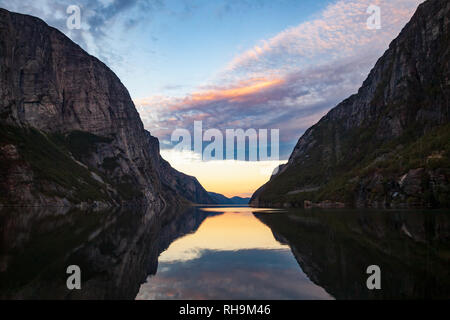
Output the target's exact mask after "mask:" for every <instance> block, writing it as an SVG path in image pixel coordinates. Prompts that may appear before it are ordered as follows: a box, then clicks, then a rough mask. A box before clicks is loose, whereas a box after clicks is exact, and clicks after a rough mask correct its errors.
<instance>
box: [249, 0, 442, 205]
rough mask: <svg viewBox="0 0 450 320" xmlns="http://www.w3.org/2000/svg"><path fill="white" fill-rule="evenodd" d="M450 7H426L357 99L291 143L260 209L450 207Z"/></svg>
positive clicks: (261, 193) (257, 198)
mask: <svg viewBox="0 0 450 320" xmlns="http://www.w3.org/2000/svg"><path fill="white" fill-rule="evenodd" d="M449 21H450V3H448V2H446V1H431V0H429V1H426V2H424V3H422V4H421V5H419V7H418V9H417V11H416V13H415V14H414V16H413V17H412V18H411V20H410V22H408V24H407V25H406V26H405V27H404V28H403V30H402V31H401V32H400V34H399V36H398V37H397V38H396V39H394V40H393V41H392V42H391V44H390V45H389V48H388V49H387V50H386V52H385V53H384V54H383V56H382V57H381V58H380V59H379V60H378V61H377V63H376V64H375V66H374V68H373V69H372V70H371V71H370V73H369V75H368V77H367V78H366V80H365V81H364V82H363V84H362V86H361V87H360V88H359V90H358V92H357V93H356V94H354V95H352V96H350V97H349V98H347V99H345V100H344V101H342V102H341V103H340V104H338V105H337V106H336V107H334V108H333V109H331V110H330V111H329V112H328V113H327V114H326V115H325V116H324V117H323V118H322V119H321V120H320V121H319V122H318V123H316V124H315V125H313V126H312V127H311V128H309V129H308V130H306V132H305V133H304V134H303V135H302V136H301V137H300V139H299V140H298V142H297V144H296V146H295V148H294V150H293V152H292V154H291V156H290V158H289V161H288V163H287V164H285V165H282V166H280V168H279V170H278V172H277V174H275V175H273V176H272V177H271V179H270V180H269V181H268V182H267V183H266V184H265V185H263V186H261V187H260V188H259V189H258V190H257V191H256V192H255V193H254V194H253V196H252V200H251V205H252V206H256V207H260V206H268V207H310V206H323V207H342V206H356V207H416V206H417V207H448V206H450V191H449V170H450V169H449V168H450V164H449V158H450V154H449V152H450V146H449V142H448V141H450V133H449V132H450V125H449V102H448V101H449V97H450V80H449V77H450V71H449V70H450V68H449V60H450V59H449V55H450V54H449V30H448V29H449Z"/></svg>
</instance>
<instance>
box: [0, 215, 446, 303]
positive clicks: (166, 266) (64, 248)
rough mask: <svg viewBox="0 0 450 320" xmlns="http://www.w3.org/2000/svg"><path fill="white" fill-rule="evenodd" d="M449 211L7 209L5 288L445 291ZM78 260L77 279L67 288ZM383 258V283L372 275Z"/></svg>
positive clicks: (290, 295) (76, 295)
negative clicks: (370, 280)
mask: <svg viewBox="0 0 450 320" xmlns="http://www.w3.org/2000/svg"><path fill="white" fill-rule="evenodd" d="M449 222H450V219H449V216H448V214H446V213H444V212H434V211H423V212H422V211H375V210H362V211H361V210H319V209H317V210H316V209H314V210H297V211H290V210H289V211H275V210H266V209H252V208H248V207H231V208H230V207H209V208H199V207H192V208H188V209H186V210H183V211H180V210H172V211H166V212H163V213H159V214H158V213H155V212H153V211H151V210H149V209H145V208H134V209H121V210H115V211H111V212H102V213H101V212H97V213H96V212H80V211H71V212H60V211H58V210H57V209H42V208H41V209H39V208H26V209H25V208H22V209H14V210H12V209H8V208H4V209H3V210H1V211H0V239H1V240H0V298H2V299H14V298H24V299H27V298H44V299H46V298H57V299H133V298H137V299H239V298H243V299H253V298H256V299H330V298H337V299H390V298H449V297H450V274H449V270H450V268H449V267H450V241H449V240H450V226H449ZM71 264H75V265H79V266H80V268H81V271H82V289H81V290H73V291H70V290H68V289H67V288H66V279H67V276H68V275H67V274H66V268H67V266H68V265H71ZM372 264H376V265H379V266H380V268H381V275H382V276H381V286H382V289H381V290H375V291H371V290H368V289H367V287H366V280H367V277H368V275H367V274H366V273H365V271H366V268H367V266H369V265H372Z"/></svg>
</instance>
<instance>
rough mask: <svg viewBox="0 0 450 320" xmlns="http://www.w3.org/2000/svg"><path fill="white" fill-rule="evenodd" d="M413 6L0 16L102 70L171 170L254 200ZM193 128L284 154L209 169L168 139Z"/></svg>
mask: <svg viewBox="0 0 450 320" xmlns="http://www.w3.org/2000/svg"><path fill="white" fill-rule="evenodd" d="M420 2H422V1H421V0H167V1H163V0H80V1H75V0H54V1H50V0H29V1H26V0H16V1H10V0H0V7H3V8H6V9H8V10H11V11H15V12H20V13H26V14H31V15H34V16H37V17H40V18H41V19H43V20H44V21H45V22H47V23H48V24H49V25H51V26H53V27H56V28H58V29H59V30H61V31H62V32H63V33H65V34H66V35H67V36H68V37H70V38H71V39H72V40H73V41H74V42H76V43H78V44H79V45H80V46H81V47H82V48H84V49H85V50H86V51H87V52H89V53H90V54H92V55H94V56H96V57H98V58H99V59H100V60H102V61H103V62H105V63H106V64H107V65H108V66H109V67H110V68H111V69H112V70H113V71H114V72H115V73H116V74H117V75H118V77H119V78H120V79H121V81H122V83H123V84H124V85H125V86H126V87H127V89H128V90H129V92H130V95H131V97H132V99H133V101H134V103H135V105H136V108H137V110H138V112H139V113H140V115H141V118H142V121H143V123H144V126H145V128H146V129H147V130H149V131H150V132H151V133H152V134H153V135H154V136H156V137H158V138H159V140H160V144H161V154H162V156H163V157H164V158H165V159H166V160H168V161H169V162H170V163H171V164H172V166H174V167H175V168H176V169H178V170H180V171H182V172H185V173H187V174H190V175H193V176H196V177H197V179H198V180H199V181H200V183H202V185H203V186H204V187H205V188H206V189H207V190H208V191H214V192H219V193H223V194H225V195H227V196H234V195H240V196H250V195H251V194H252V193H253V192H254V191H255V190H256V189H257V188H258V187H259V186H261V185H262V184H263V183H265V182H266V181H267V180H268V179H269V177H270V175H271V173H272V172H273V170H274V169H275V168H276V167H277V166H278V165H279V164H281V163H285V162H286V161H287V159H288V158H289V155H290V153H291V151H292V149H293V147H294V146H295V144H296V142H297V140H298V139H299V138H300V136H301V135H302V134H303V132H304V131H305V130H306V129H307V128H309V127H310V126H312V125H313V124H314V123H316V122H317V121H318V120H319V119H320V118H321V117H322V116H324V115H325V114H326V113H327V112H328V111H329V110H330V109H331V108H333V107H334V106H336V105H337V104H338V103H339V102H340V101H342V100H343V99H345V98H346V97H348V96H349V95H351V94H353V93H356V92H357V90H358V88H359V87H360V85H361V84H362V82H363V80H364V79H365V78H366V76H367V75H368V73H369V71H370V70H371V68H372V67H373V66H374V64H375V62H376V61H377V59H378V58H379V57H380V56H381V55H382V54H383V52H384V51H385V50H386V49H387V48H388V46H389V43H390V42H391V41H392V40H393V39H394V38H395V37H396V36H397V35H398V33H399V32H400V31H401V29H402V28H403V26H404V25H405V24H406V23H407V22H408V21H409V19H410V18H411V16H412V15H413V13H414V12H415V9H416V8H417V6H418V5H419V3H420ZM70 5H76V6H78V7H79V8H80V22H81V25H80V28H79V29H69V28H68V26H67V23H66V22H67V19H68V17H69V16H71V14H72V12H69V13H67V11H66V10H67V8H68V6H70ZM373 6H376V7H378V8H379V10H380V11H379V18H380V19H379V25H378V28H374V27H373V22H374V21H375V20H371V19H372V18H373V17H374V14H376V13H375V12H374V11H369V12H368V8H369V7H373ZM368 19H369V20H370V22H371V23H372V24H368ZM194 121H202V127H203V130H204V131H206V130H208V129H216V133H217V131H219V132H221V134H222V136H223V137H225V136H226V129H232V130H236V129H243V130H247V129H255V130H256V132H259V130H261V129H262V130H264V129H267V130H268V132H271V131H270V130H271V129H275V130H278V131H279V157H275V158H274V159H268V160H261V159H257V160H259V161H245V160H239V159H230V158H229V157H228V158H227V159H218V160H208V161H205V160H204V159H202V156H201V153H202V150H203V149H201V150H200V151H199V150H198V149H197V152H196V151H195V150H187V149H183V150H180V149H179V148H176V147H175V146H176V144H177V143H178V141H179V140H178V139H175V141H173V139H171V137H172V134H173V133H174V131H175V130H176V129H185V130H188V131H189V132H190V133H191V135H192V141H193V140H194V138H193V137H194V132H193V130H194ZM214 137H215V140H214V143H216V141H219V143H220V139H219V138H220V137H219V136H218V135H215V136H214ZM257 139H259V141H260V143H261V135H259V136H257ZM208 140H209V141H212V140H213V139H212V138H211V139H208ZM224 140H225V138H224ZM268 141H269V143H268V147H269V149H270V150H271V143H270V141H271V140H270V135H269V139H268ZM206 145H207V142H205V143H204V146H203V148H205V147H206ZM223 146H224V147H223V149H224V154H226V149H227V146H226V144H225V143H223ZM191 149H192V148H191ZM274 150H275V145H274ZM218 151H219V150H217V149H216V152H217V154H220V152H218ZM248 153H249V147H247V148H246V154H247V157H248ZM214 155H216V154H215V153H214ZM247 160H249V159H248V158H247Z"/></svg>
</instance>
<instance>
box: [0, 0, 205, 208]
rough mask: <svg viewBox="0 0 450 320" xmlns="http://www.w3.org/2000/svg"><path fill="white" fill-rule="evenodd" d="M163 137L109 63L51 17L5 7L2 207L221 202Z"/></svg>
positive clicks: (0, 13)
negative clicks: (176, 165) (174, 163)
mask: <svg viewBox="0 0 450 320" xmlns="http://www.w3.org/2000/svg"><path fill="white" fill-rule="evenodd" d="M157 144H158V141H157V139H156V138H154V137H152V136H151V135H150V133H149V132H147V131H146V130H144V127H143V124H142V121H141V119H140V117H139V114H138V113H137V111H136V109H135V107H134V104H133V102H132V100H131V98H130V95H129V93H128V91H127V89H126V88H125V87H124V86H123V84H122V83H121V82H120V80H119V79H118V78H117V76H116V75H115V74H114V73H113V72H112V71H111V70H110V69H109V68H108V67H107V66H106V65H105V64H103V63H102V62H101V61H99V60H98V59H96V58H95V57H93V56H90V55H89V54H87V53H86V52H85V51H84V50H83V49H81V48H80V47H79V46H78V45H76V44H75V43H73V42H72V41H71V40H70V39H69V38H67V37H66V36H65V35H64V34H62V33H61V32H59V31H58V30H56V29H54V28H52V27H49V26H48V25H47V24H46V23H44V22H43V21H42V20H40V19H38V18H35V17H31V16H27V15H21V14H16V13H11V12H9V11H7V10H4V9H0V177H1V179H0V204H7V205H11V204H12V205H74V204H77V205H92V204H94V205H97V206H109V205H118V204H120V203H122V202H124V201H129V200H136V199H145V200H146V202H149V203H152V204H153V205H154V206H155V208H162V207H164V206H165V205H166V204H167V203H168V202H177V201H178V200H177V198H178V197H177V196H179V195H181V196H184V197H185V198H186V199H187V200H189V201H192V202H196V201H203V200H204V199H206V200H209V201H212V200H211V199H210V198H209V196H208V194H207V193H206V191H204V189H203V188H202V187H201V186H200V185H199V184H198V182H197V181H196V179H195V178H192V177H189V176H186V175H183V174H181V173H179V172H178V171H175V170H174V169H172V168H171V167H170V165H169V164H168V163H167V162H164V160H162V159H161V158H160V156H159V146H158V145H157ZM174 181H175V182H174ZM192 186H194V187H192ZM183 188H185V189H183Z"/></svg>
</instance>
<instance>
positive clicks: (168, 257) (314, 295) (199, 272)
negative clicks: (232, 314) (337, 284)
mask: <svg viewBox="0 0 450 320" xmlns="http://www.w3.org/2000/svg"><path fill="white" fill-rule="evenodd" d="M199 210H200V211H203V212H206V213H209V214H212V213H219V214H220V215H215V216H210V217H207V218H206V219H205V220H204V221H203V223H202V224H201V225H200V227H199V228H198V229H197V230H196V231H195V232H193V233H191V234H189V235H186V236H184V237H182V238H179V239H177V240H175V241H174V242H173V243H172V244H171V245H170V246H169V248H168V249H167V250H165V251H164V252H163V253H162V254H161V255H160V257H159V259H158V271H157V272H156V275H150V276H149V277H148V278H147V280H146V282H145V283H144V284H143V285H142V286H141V287H140V290H139V293H138V295H137V299H331V298H332V297H331V296H330V295H329V294H328V293H327V292H326V291H325V290H324V289H322V288H321V287H319V286H317V285H315V284H314V283H313V282H312V281H311V280H309V278H308V276H307V275H306V274H305V273H304V272H303V271H302V270H301V268H299V266H298V263H297V261H296V260H295V257H294V255H293V254H292V252H291V249H290V247H289V246H288V245H287V244H282V243H280V242H279V241H277V240H276V239H275V238H274V235H273V234H272V232H271V230H270V228H269V227H267V226H266V225H264V224H263V223H262V222H261V221H259V220H258V219H257V218H256V217H255V216H254V215H253V212H256V210H255V209H251V208H245V207H244V208H242V207H232V208H220V207H219V208H217V207H216V208H204V209H199ZM260 212H264V210H261V211H260ZM269 214H270V213H269Z"/></svg>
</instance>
